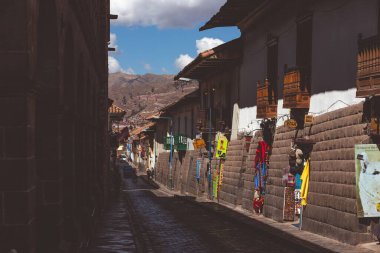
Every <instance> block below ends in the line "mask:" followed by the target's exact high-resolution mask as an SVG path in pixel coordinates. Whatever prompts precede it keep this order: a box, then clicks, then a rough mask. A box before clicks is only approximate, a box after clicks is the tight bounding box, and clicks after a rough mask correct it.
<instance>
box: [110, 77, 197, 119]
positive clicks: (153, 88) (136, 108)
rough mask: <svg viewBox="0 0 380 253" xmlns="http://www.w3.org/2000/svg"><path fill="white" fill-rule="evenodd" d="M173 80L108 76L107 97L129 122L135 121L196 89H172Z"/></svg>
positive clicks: (194, 85)
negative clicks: (121, 109)
mask: <svg viewBox="0 0 380 253" xmlns="http://www.w3.org/2000/svg"><path fill="white" fill-rule="evenodd" d="M173 78H174V76H173V75H155V74H145V75H129V74H124V73H115V74H110V75H109V82H108V96H109V98H111V99H112V100H114V102H115V104H116V105H118V106H120V107H121V108H123V109H124V110H126V111H127V114H126V115H127V118H130V119H129V120H131V121H138V120H139V118H141V116H143V115H146V114H150V113H153V112H157V111H158V110H160V109H161V108H163V107H164V106H166V105H168V104H170V103H172V102H174V101H177V100H179V99H180V98H181V97H183V96H184V95H186V94H188V93H190V92H192V91H194V90H195V89H196V88H197V87H198V84H197V83H196V82H191V83H190V84H188V85H186V86H184V87H183V88H180V87H176V85H175V83H174V81H173Z"/></svg>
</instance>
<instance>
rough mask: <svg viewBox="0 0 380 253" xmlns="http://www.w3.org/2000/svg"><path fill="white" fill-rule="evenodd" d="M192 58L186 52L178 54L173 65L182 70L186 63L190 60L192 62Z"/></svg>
mask: <svg viewBox="0 0 380 253" xmlns="http://www.w3.org/2000/svg"><path fill="white" fill-rule="evenodd" d="M193 60H194V58H192V57H191V56H190V55H188V54H181V55H180V56H178V58H177V59H176V60H175V66H176V67H177V68H178V69H180V70H182V69H183V68H184V67H186V65H187V64H189V63H190V62H192V61H193Z"/></svg>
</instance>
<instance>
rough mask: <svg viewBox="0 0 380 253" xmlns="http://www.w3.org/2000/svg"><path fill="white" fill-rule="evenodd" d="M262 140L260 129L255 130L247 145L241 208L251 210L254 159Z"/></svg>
mask: <svg viewBox="0 0 380 253" xmlns="http://www.w3.org/2000/svg"><path fill="white" fill-rule="evenodd" d="M260 140H262V133H261V131H257V132H256V133H255V135H254V137H253V139H252V142H251V145H250V147H249V153H248V157H247V169H246V171H245V172H244V175H243V199H242V208H243V209H246V210H249V211H253V206H252V204H253V192H254V183H253V176H254V172H255V170H254V161H255V156H256V149H257V146H258V144H259V141H260Z"/></svg>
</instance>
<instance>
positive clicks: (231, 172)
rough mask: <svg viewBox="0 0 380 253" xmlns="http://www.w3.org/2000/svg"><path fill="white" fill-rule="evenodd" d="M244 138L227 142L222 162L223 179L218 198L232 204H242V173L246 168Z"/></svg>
mask: <svg viewBox="0 0 380 253" xmlns="http://www.w3.org/2000/svg"><path fill="white" fill-rule="evenodd" d="M244 145H245V141H244V140H233V141H231V142H230V143H229V144H228V149H227V154H226V159H225V163H224V172H223V181H222V185H221V187H220V193H219V200H220V201H221V202H226V203H228V204H232V205H241V204H242V193H243V173H244V171H245V169H246V158H247V156H248V154H247V151H246V150H245V147H244Z"/></svg>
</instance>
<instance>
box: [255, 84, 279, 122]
mask: <svg viewBox="0 0 380 253" xmlns="http://www.w3.org/2000/svg"><path fill="white" fill-rule="evenodd" d="M275 117H277V100H276V98H275V94H274V89H273V87H272V85H271V84H270V83H269V81H268V79H266V80H265V81H264V84H262V85H261V84H260V82H257V115H256V118H258V119H270V118H275Z"/></svg>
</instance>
